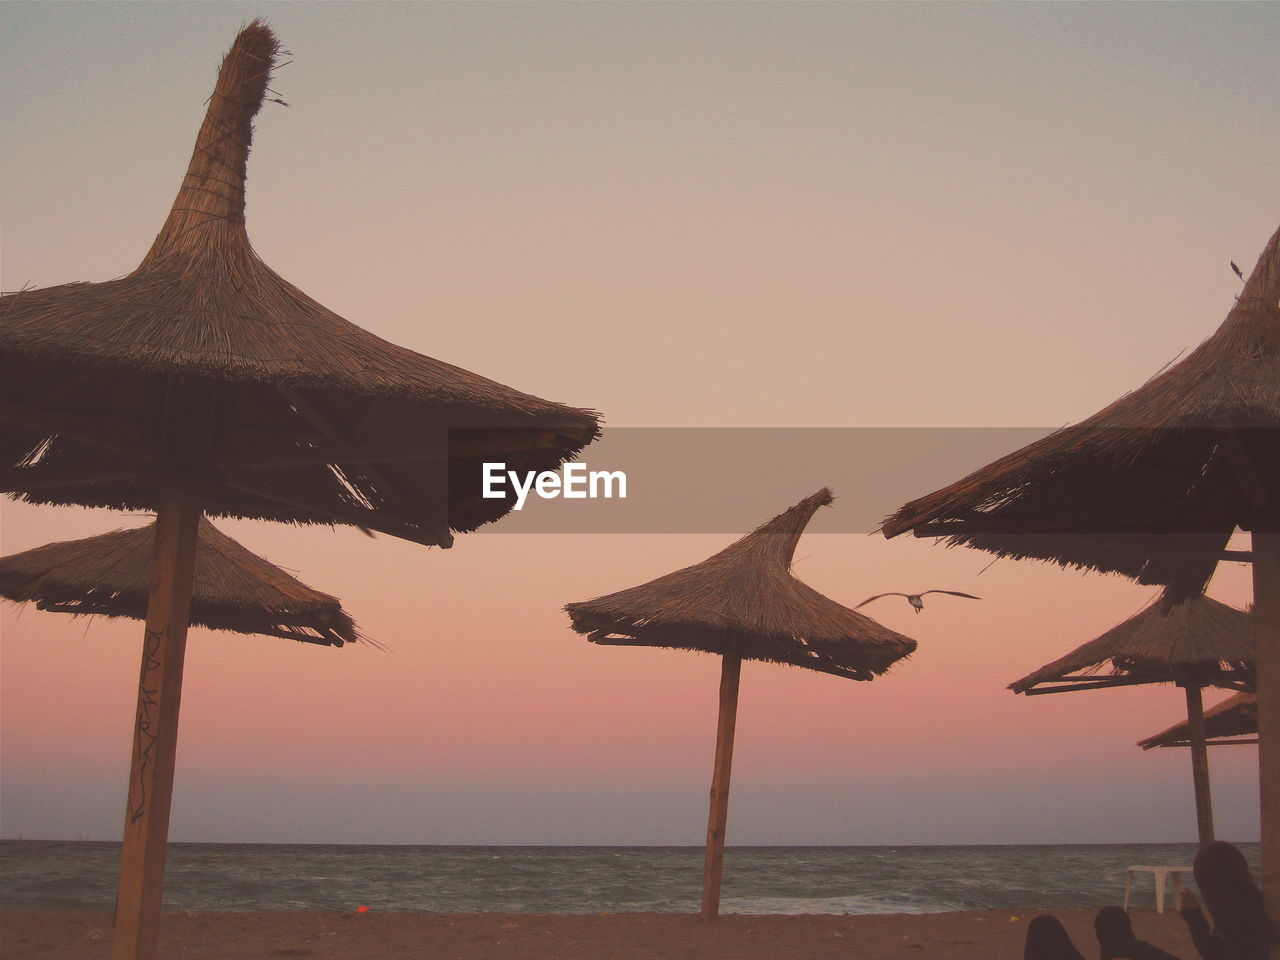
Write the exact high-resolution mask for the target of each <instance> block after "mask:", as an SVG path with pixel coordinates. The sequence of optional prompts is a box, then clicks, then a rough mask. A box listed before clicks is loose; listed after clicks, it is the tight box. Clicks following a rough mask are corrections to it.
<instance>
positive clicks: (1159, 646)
mask: <svg viewBox="0 0 1280 960" xmlns="http://www.w3.org/2000/svg"><path fill="white" fill-rule="evenodd" d="M1253 660H1254V636H1253V619H1252V618H1251V617H1250V616H1249V614H1248V613H1246V612H1245V611H1243V610H1240V609H1237V608H1236V607H1232V606H1229V605H1227V604H1225V603H1221V602H1219V601H1217V600H1214V599H1212V598H1210V597H1206V596H1199V597H1196V598H1194V599H1192V600H1187V601H1185V602H1183V603H1178V604H1173V605H1166V604H1165V603H1164V602H1163V600H1162V598H1160V597H1157V598H1156V599H1155V600H1153V601H1152V602H1151V603H1149V604H1147V606H1146V607H1144V608H1143V609H1142V610H1140V611H1139V612H1138V613H1135V614H1134V615H1133V616H1132V617H1130V618H1129V619H1128V620H1125V621H1124V622H1123V623H1120V624H1117V625H1116V626H1114V627H1112V628H1111V629H1110V630H1108V631H1107V632H1106V633H1104V634H1102V636H1100V637H1098V638H1097V639H1096V640H1090V641H1089V642H1088V643H1086V644H1084V645H1082V646H1080V647H1077V648H1076V649H1075V650H1072V651H1071V652H1070V653H1068V654H1067V655H1066V656H1065V657H1062V658H1060V659H1058V660H1055V661H1053V662H1052V663H1049V664H1046V665H1045V666H1043V667H1041V668H1040V669H1039V670H1036V671H1034V672H1033V673H1029V674H1027V676H1025V677H1023V678H1022V679H1021V680H1015V681H1014V682H1013V683H1011V684H1009V689H1010V690H1012V691H1013V692H1014V693H1033V692H1034V693H1056V692H1058V691H1060V690H1093V689H1098V688H1100V687H1113V686H1128V685H1131V684H1135V683H1184V684H1185V683H1195V684H1199V685H1202V686H1221V687H1236V688H1240V687H1252V686H1253V684H1254V665H1253ZM1107 668H1109V672H1108V673H1104V672H1102V671H1103V670H1105V669H1107Z"/></svg>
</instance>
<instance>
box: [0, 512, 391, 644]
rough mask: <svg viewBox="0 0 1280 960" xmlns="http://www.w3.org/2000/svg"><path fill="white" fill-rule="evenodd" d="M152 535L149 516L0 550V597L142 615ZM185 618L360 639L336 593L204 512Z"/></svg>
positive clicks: (279, 633) (288, 635) (340, 640)
mask: <svg viewBox="0 0 1280 960" xmlns="http://www.w3.org/2000/svg"><path fill="white" fill-rule="evenodd" d="M155 539H156V525H155V524H154V523H150V524H147V525H146V526H144V527H138V528H136V529H133V530H115V531H113V532H111V533H104V534H101V535H100V536H96V537H88V538H86V539H84V540H71V541H63V542H60V543H50V544H47V545H46V546H43V547H36V548H35V549H33V550H25V551H23V552H22V553H14V554H10V555H9V556H7V557H0V597H4V598H5V599H6V600H12V601H14V602H15V603H29V602H34V603H35V605H36V608H37V609H39V610H50V611H53V612H56V613H69V614H72V615H73V616H103V617H130V618H132V619H134V620H145V619H146V616H147V594H148V592H149V590H150V587H151V553H152V549H153V547H154V545H155ZM190 620H191V623H192V625H193V626H200V627H208V628H209V629H210V630H231V631H234V632H236V633H251V634H262V635H265V636H273V637H284V638H285V639H289V640H298V641H302V642H305V643H315V644H320V645H322V646H333V647H341V646H343V645H344V644H347V643H355V642H356V641H357V640H362V639H364V638H362V637H361V636H360V634H359V633H358V632H357V630H356V624H355V621H354V620H352V618H351V615H350V614H349V613H347V611H345V610H344V609H342V603H341V601H340V600H339V599H338V598H337V597H333V596H330V595H329V594H327V593H321V592H320V591H319V590H313V589H312V588H311V587H308V586H307V585H306V584H305V583H303V582H302V581H300V580H298V579H296V578H294V577H291V576H290V575H289V574H287V573H285V572H284V571H283V570H281V569H280V568H279V567H277V566H275V565H274V564H272V563H270V562H268V561H267V560H264V559H263V558H262V557H260V556H258V555H257V554H256V553H252V552H250V551H249V550H246V549H245V548H244V547H243V546H241V545H240V544H239V543H237V542H236V541H235V540H233V539H231V537H228V536H227V535H226V534H225V533H223V532H222V531H220V530H218V529H217V528H216V527H215V526H214V525H213V524H212V523H210V522H209V521H208V520H205V519H203V518H201V520H200V530H199V542H198V543H197V545H196V560H195V580H194V585H193V588H192V597H191V616H190ZM365 642H368V641H365Z"/></svg>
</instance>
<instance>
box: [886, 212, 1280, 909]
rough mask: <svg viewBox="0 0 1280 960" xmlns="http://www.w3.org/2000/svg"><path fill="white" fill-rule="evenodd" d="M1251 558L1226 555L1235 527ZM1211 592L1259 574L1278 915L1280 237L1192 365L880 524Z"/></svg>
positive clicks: (1270, 899) (1265, 801)
mask: <svg viewBox="0 0 1280 960" xmlns="http://www.w3.org/2000/svg"><path fill="white" fill-rule="evenodd" d="M1237 527H1239V528H1241V529H1244V530H1248V531H1250V533H1251V534H1252V538H1253V543H1252V551H1251V552H1250V553H1248V554H1245V555H1243V556H1242V555H1240V554H1238V553H1231V554H1226V553H1224V548H1225V547H1226V545H1227V542H1228V540H1229V539H1230V537H1231V535H1232V532H1233V531H1234V530H1235V529H1236V528H1237ZM883 530H884V533H885V535H886V536H891V537H892V536H896V535H898V534H900V533H905V532H907V531H908V530H911V531H913V532H914V533H915V534H916V535H917V536H943V537H949V538H950V542H951V543H952V544H966V545H968V546H974V547H979V548H981V549H983V550H989V551H991V552H994V553H996V554H999V555H1001V556H1012V557H1036V558H1040V559H1047V560H1053V561H1056V562H1058V563H1060V564H1063V565H1064V566H1065V565H1070V566H1077V567H1088V568H1092V569H1096V570H1103V571H1114V572H1117V573H1122V574H1124V575H1125V576H1128V577H1134V578H1136V579H1137V580H1139V581H1140V582H1142V583H1157V584H1168V585H1169V586H1170V587H1171V589H1172V592H1171V593H1170V595H1169V599H1170V600H1171V601H1176V600H1179V599H1187V598H1190V597H1194V596H1196V595H1198V594H1199V593H1201V592H1202V591H1203V588H1204V585H1205V584H1206V583H1207V582H1208V580H1209V578H1210V577H1211V576H1212V575H1213V571H1214V569H1215V567H1216V566H1217V563H1218V561H1219V560H1220V559H1222V558H1223V557H1224V556H1230V558H1231V559H1251V560H1252V562H1253V590H1254V606H1253V615H1254V627H1255V633H1256V636H1257V653H1256V661H1255V662H1256V664H1257V671H1258V683H1259V698H1258V702H1259V709H1258V721H1259V728H1260V731H1259V732H1260V737H1261V740H1262V745H1261V748H1260V750H1259V779H1260V784H1261V791H1262V799H1261V809H1262V811H1263V823H1262V850H1263V857H1262V860H1263V889H1264V892H1265V895H1266V898H1267V904H1268V910H1269V911H1270V912H1271V914H1272V916H1280V231H1277V232H1276V233H1275V234H1274V235H1273V236H1272V237H1271V240H1270V242H1269V243H1268V244H1267V246H1266V249H1264V250H1263V252H1262V256H1261V257H1260V258H1259V259H1258V264H1257V266H1256V267H1255V268H1254V270H1253V272H1252V274H1251V275H1250V276H1249V279H1248V280H1247V281H1246V282H1245V285H1244V289H1243V290H1242V291H1241V292H1240V296H1239V298H1238V299H1237V301H1236V303H1235V305H1234V306H1233V307H1232V308H1231V311H1230V312H1229V313H1228V315H1227V319H1226V320H1225V321H1224V322H1223V324H1222V326H1221V327H1219V328H1218V330H1217V332H1215V333H1214V334H1213V335H1212V336H1211V337H1209V338H1208V339H1207V340H1205V341H1204V343H1202V344H1201V345H1200V346H1199V347H1197V348H1196V349H1195V350H1194V351H1192V353H1191V354H1189V355H1188V356H1187V357H1186V358H1185V359H1183V360H1182V361H1180V362H1179V363H1177V364H1175V365H1173V366H1171V367H1170V368H1169V369H1167V370H1165V371H1164V372H1163V373H1161V374H1159V375H1157V376H1155V377H1153V378H1152V379H1151V380H1150V381H1148V382H1147V383H1146V384H1145V385H1143V386H1142V387H1140V388H1138V389H1137V390H1135V391H1133V392H1132V393H1130V394H1126V395H1125V396H1123V397H1121V398H1120V399H1119V400H1117V401H1116V402H1115V403H1113V404H1111V405H1110V406H1109V407H1107V408H1105V409H1104V410H1102V411H1101V412H1099V413H1097V414H1095V415H1094V416H1092V417H1089V418H1088V419H1087V420H1084V421H1082V422H1081V423H1079V424H1076V425H1075V426H1071V427H1067V428H1065V429H1063V430H1058V431H1057V432H1055V433H1053V434H1051V435H1049V436H1048V437H1045V438H1044V439H1042V440H1039V441H1037V442H1036V443H1033V444H1030V445H1028V446H1026V447H1024V448H1023V449H1021V450H1018V451H1017V452H1015V453H1012V454H1009V455H1008V456H1005V457H1003V458H1001V459H999V460H997V461H995V462H994V463H992V464H989V465H988V466H986V467H983V468H982V469H981V470H978V471H977V472H975V473H973V474H970V475H969V476H967V477H965V478H964V479H962V480H960V481H958V482H957V483H954V484H952V485H950V486H948V487H945V488H943V489H942V490H938V491H936V492H934V493H931V494H929V495H928V496H925V497H921V498H919V499H917V500H914V501H912V502H911V503H908V504H906V505H905V506H903V507H902V508H901V509H900V510H899V511H898V512H897V513H896V514H894V515H893V516H891V517H889V518H888V519H887V520H886V521H885V524H884V527H883Z"/></svg>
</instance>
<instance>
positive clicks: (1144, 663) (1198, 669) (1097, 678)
mask: <svg viewBox="0 0 1280 960" xmlns="http://www.w3.org/2000/svg"><path fill="white" fill-rule="evenodd" d="M1253 658H1254V636H1253V620H1252V618H1250V616H1249V615H1248V614H1247V613H1245V612H1244V611H1243V610H1238V609H1236V608H1235V607H1232V606H1228V605H1227V604H1225V603H1219V602H1218V601H1217V600H1213V599H1210V598H1209V597H1206V596H1203V595H1201V596H1198V597H1193V598H1192V599H1190V600H1184V601H1183V602H1181V603H1174V604H1166V603H1164V602H1163V598H1161V597H1157V598H1156V599H1155V600H1153V601H1152V602H1151V603H1150V604H1148V605H1147V606H1146V607H1145V608H1143V609H1142V610H1140V611H1139V612H1138V613H1136V614H1134V615H1133V616H1132V617H1130V618H1129V619H1128V620H1125V621H1124V622H1123V623H1120V624H1117V625H1116V626H1114V627H1112V628H1111V629H1110V630H1108V631H1107V632H1106V633H1104V634H1102V636H1100V637H1098V638H1097V639H1095V640H1090V641H1089V642H1088V643H1086V644H1084V645H1083V646H1080V647H1077V648H1076V649H1075V650H1073V651H1071V652H1070V653H1068V654H1067V655H1066V656H1065V657H1061V658H1060V659H1058V660H1055V661H1053V662H1052V663H1049V664H1046V665H1045V666H1043V667H1041V668H1040V669H1039V670H1036V671H1035V672H1033V673H1030V674H1028V675H1027V676H1025V677H1023V678H1022V679H1021V680H1015V681H1014V682H1013V683H1011V684H1009V689H1010V690H1012V691H1013V692H1014V693H1025V694H1028V695H1035V694H1042V693H1061V692H1063V691H1079V690H1099V689H1103V688H1106V687H1124V686H1132V685H1134V684H1145V683H1176V684H1177V685H1178V686H1180V687H1182V688H1183V690H1185V691H1186V699H1187V724H1188V726H1189V729H1190V737H1191V741H1190V742H1191V776H1192V781H1193V783H1194V785H1195V796H1196V826H1197V830H1198V834H1199V838H1200V842H1201V843H1209V842H1210V841H1212V840H1213V839H1214V836H1213V802H1212V797H1211V794H1210V788H1209V758H1208V755H1207V753H1206V751H1205V726H1204V701H1203V694H1202V691H1203V690H1204V688H1205V687H1207V686H1217V687H1234V688H1237V689H1240V688H1250V689H1251V688H1252V687H1253V685H1254V682H1255V677H1254V669H1253ZM1108 667H1109V668H1110V672H1103V671H1104V670H1106V669H1107V668H1108Z"/></svg>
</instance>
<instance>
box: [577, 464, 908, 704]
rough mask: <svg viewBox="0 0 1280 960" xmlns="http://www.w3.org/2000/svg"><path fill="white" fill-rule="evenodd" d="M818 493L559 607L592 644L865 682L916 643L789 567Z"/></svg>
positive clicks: (821, 494)
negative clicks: (734, 536) (727, 537)
mask: <svg viewBox="0 0 1280 960" xmlns="http://www.w3.org/2000/svg"><path fill="white" fill-rule="evenodd" d="M832 499H833V498H832V495H831V491H830V490H827V489H823V490H819V491H818V492H817V493H815V494H814V495H813V496H811V497H808V498H806V499H804V500H801V501H800V502H799V503H797V504H796V505H795V506H794V507H792V508H791V509H790V510H787V511H786V512H785V513H781V514H779V515H778V516H776V517H774V518H773V519H772V520H770V521H769V522H768V523H766V524H764V525H762V526H760V527H759V528H757V529H756V530H755V531H753V532H752V533H749V534H748V535H747V536H745V537H743V538H742V539H741V540H738V541H736V542H735V543H733V544H730V545H729V546H728V547H726V548H725V549H723V550H721V551H720V552H719V553H717V554H716V555H715V556H713V557H711V558H709V559H707V560H704V561H702V562H701V563H697V564H694V565H693V566H691V567H685V568H684V569H682V570H677V571H676V572H674V573H669V574H667V575H666V576H663V577H659V578H658V579H656V580H651V581H649V582H648V583H645V584H642V585H640V586H638V587H632V588H630V589H629V590H621V591H619V592H617V593H611V594H609V595H608V596H604V597H597V598H596V599H594V600H587V601H584V602H582V603H571V604H568V605H567V606H566V607H565V610H567V611H568V613H569V618H570V620H571V621H572V625H573V629H574V630H576V631H577V632H578V633H583V634H586V635H587V639H589V640H591V641H592V642H593V643H603V644H615V645H624V646H645V647H670V648H672V649H677V650H699V651H702V652H704V653H718V654H722V655H723V654H732V655H735V656H738V657H741V658H742V659H744V660H763V661H766V662H769V663H785V664H789V665H791V666H795V667H805V668H807V669H810V670H819V671H821V672H823V673H831V674H835V675H836V676H838V677H847V678H848V679H850V680H870V679H872V677H874V676H875V675H876V674H881V673H884V672H885V670H887V669H888V668H889V666H890V665H891V664H893V663H895V662H896V661H898V660H900V659H902V658H903V657H905V656H907V655H908V654H910V653H911V652H912V651H913V650H914V649H915V647H916V644H915V641H914V640H911V639H910V638H908V637H904V636H902V635H901V634H899V633H895V632H894V631H892V630H890V629H888V628H887V627H883V626H881V625H880V624H878V623H876V621H874V620H872V619H871V618H870V617H867V616H863V615H862V614H860V613H856V612H854V611H853V610H850V609H849V608H848V607H845V606H842V605H840V604H838V603H836V602H835V601H834V600H831V599H829V598H827V597H824V596H823V595H822V594H820V593H818V591H816V590H814V589H813V588H812V587H810V586H809V585H808V584H805V583H802V582H801V581H800V580H798V579H796V577H795V576H793V575H792V573H791V560H792V557H793V556H794V555H795V549H796V544H797V543H799V541H800V535H801V534H802V533H803V532H804V528H805V526H806V525H807V524H808V523H809V520H810V518H811V517H812V516H813V514H814V512H815V511H816V510H817V509H818V508H819V507H822V506H827V505H828V504H830V503H831V502H832Z"/></svg>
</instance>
